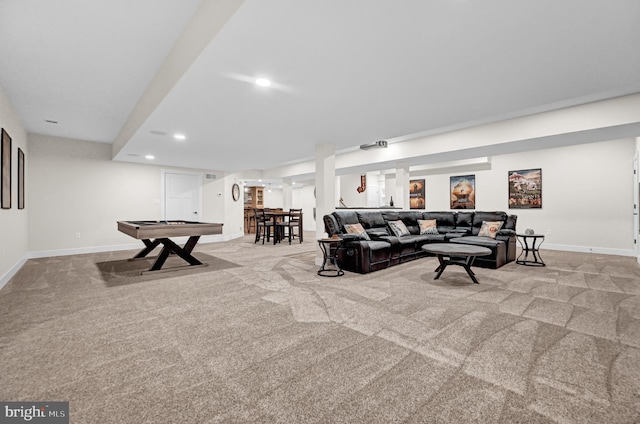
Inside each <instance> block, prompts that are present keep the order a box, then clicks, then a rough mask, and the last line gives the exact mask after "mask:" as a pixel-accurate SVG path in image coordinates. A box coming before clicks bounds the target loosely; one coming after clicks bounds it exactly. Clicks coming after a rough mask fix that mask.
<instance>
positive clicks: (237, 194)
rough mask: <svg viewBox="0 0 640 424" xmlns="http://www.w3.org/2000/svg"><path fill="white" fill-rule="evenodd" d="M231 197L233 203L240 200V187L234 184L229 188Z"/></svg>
mask: <svg viewBox="0 0 640 424" xmlns="http://www.w3.org/2000/svg"><path fill="white" fill-rule="evenodd" d="M231 196H232V197H233V201H234V202H237V201H238V199H239V198H240V186H239V185H238V184H236V183H234V184H233V185H232V186H231Z"/></svg>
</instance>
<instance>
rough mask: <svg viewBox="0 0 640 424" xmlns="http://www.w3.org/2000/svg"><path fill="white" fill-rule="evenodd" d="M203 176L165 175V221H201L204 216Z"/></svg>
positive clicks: (169, 173)
mask: <svg viewBox="0 0 640 424" xmlns="http://www.w3.org/2000/svg"><path fill="white" fill-rule="evenodd" d="M201 192H202V185H201V176H200V175H198V174H178V173H173V172H165V173H164V219H167V220H182V221H200V216H201V215H202V211H201V209H202V201H201Z"/></svg>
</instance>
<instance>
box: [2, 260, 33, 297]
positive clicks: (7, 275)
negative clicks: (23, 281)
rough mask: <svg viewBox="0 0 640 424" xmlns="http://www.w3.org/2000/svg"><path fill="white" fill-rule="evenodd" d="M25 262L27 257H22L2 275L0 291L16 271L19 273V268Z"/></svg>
mask: <svg viewBox="0 0 640 424" xmlns="http://www.w3.org/2000/svg"><path fill="white" fill-rule="evenodd" d="M27 260H29V257H28V255H24V256H23V257H22V258H20V260H19V261H18V262H16V263H15V265H13V266H12V267H11V268H9V270H8V271H7V272H5V273H4V275H3V276H2V278H0V289H2V288H3V287H4V286H5V284H7V283H8V282H9V280H11V279H12V278H13V276H14V275H16V273H17V272H18V271H20V268H22V266H23V265H24V264H25V262H27Z"/></svg>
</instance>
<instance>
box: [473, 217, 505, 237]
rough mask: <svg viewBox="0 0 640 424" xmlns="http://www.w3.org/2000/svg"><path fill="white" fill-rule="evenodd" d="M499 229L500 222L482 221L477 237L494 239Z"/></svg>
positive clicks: (500, 226)
mask: <svg viewBox="0 0 640 424" xmlns="http://www.w3.org/2000/svg"><path fill="white" fill-rule="evenodd" d="M500 228H502V221H482V227H480V232H479V233H478V236H480V237H491V238H492V239H494V238H496V234H498V231H500Z"/></svg>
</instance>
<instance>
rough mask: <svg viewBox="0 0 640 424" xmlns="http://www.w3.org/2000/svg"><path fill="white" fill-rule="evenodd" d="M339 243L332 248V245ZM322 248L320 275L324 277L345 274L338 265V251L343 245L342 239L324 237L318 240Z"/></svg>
mask: <svg viewBox="0 0 640 424" xmlns="http://www.w3.org/2000/svg"><path fill="white" fill-rule="evenodd" d="M336 243H337V244H338V246H336V247H334V249H333V251H332V250H331V245H335V244H336ZM318 244H319V245H320V249H321V250H322V256H323V257H324V259H323V261H322V267H321V268H320V269H319V270H318V275H320V276H322V277H340V276H341V275H344V271H343V270H341V269H340V267H339V266H338V255H337V251H338V249H339V248H340V246H341V245H342V239H340V238H338V239H332V238H323V239H319V240H318Z"/></svg>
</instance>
